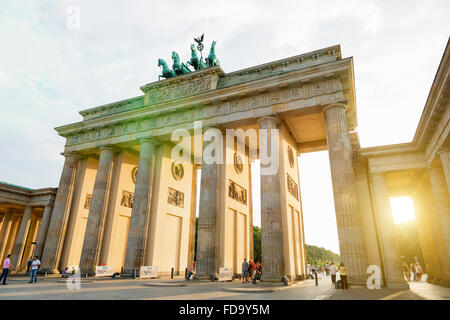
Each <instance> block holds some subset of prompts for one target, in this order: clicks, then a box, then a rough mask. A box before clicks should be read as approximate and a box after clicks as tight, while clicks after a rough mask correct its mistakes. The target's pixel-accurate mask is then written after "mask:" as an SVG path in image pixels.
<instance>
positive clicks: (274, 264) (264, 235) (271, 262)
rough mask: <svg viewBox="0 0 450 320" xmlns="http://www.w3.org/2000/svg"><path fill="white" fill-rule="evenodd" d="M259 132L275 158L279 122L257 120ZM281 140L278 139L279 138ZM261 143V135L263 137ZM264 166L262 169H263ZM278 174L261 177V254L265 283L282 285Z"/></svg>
mask: <svg viewBox="0 0 450 320" xmlns="http://www.w3.org/2000/svg"><path fill="white" fill-rule="evenodd" d="M258 125H259V128H260V130H261V129H263V130H264V129H265V130H267V141H260V142H259V143H260V145H262V144H263V143H267V150H270V152H271V154H273V152H274V150H275V149H278V148H279V145H280V142H279V141H272V135H271V131H272V130H278V119H277V118H275V117H264V118H261V119H259V120H258ZM278 136H279V135H278ZM260 139H261V135H260ZM261 166H262V165H261ZM280 193H281V185H280V177H279V170H278V171H277V172H276V173H275V174H273V175H263V174H261V253H262V265H263V266H264V269H263V275H262V278H261V280H263V281H277V282H279V281H281V278H282V277H283V276H284V275H285V272H284V259H283V229H282V228H283V224H282V218H281V214H282V211H281V210H282V209H281V194H280Z"/></svg>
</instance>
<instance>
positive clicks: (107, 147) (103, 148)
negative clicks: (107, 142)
mask: <svg viewBox="0 0 450 320" xmlns="http://www.w3.org/2000/svg"><path fill="white" fill-rule="evenodd" d="M98 150H100V151H103V150H111V151H112V152H117V149H116V148H114V147H112V146H102V147H100V148H98Z"/></svg>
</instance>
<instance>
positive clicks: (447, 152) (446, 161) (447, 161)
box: [439, 147, 450, 194]
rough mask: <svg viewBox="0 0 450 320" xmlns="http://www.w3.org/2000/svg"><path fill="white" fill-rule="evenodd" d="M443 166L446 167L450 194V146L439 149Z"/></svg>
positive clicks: (445, 171)
mask: <svg viewBox="0 0 450 320" xmlns="http://www.w3.org/2000/svg"><path fill="white" fill-rule="evenodd" d="M439 157H440V158H441V163H442V168H443V169H444V176H445V181H446V182H447V191H448V192H449V194H450V147H446V148H443V149H441V150H440V151H439Z"/></svg>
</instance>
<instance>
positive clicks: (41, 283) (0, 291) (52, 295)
mask: <svg viewBox="0 0 450 320" xmlns="http://www.w3.org/2000/svg"><path fill="white" fill-rule="evenodd" d="M8 282H9V284H8V285H7V286H0V300H22V299H24V300H28V299H38V300H79V299H88V300H96V299H106V300H115V299H126V300H150V299H158V300H161V299H162V300H203V299H215V300H223V299H226V300H266V299H272V300H327V299H331V300H353V299H357V300H359V299H370V300H374V299H384V300H390V299H392V300H421V299H450V289H448V288H443V287H439V286H435V285H431V284H428V283H424V282H423V283H413V284H412V285H411V289H410V290H395V289H381V290H369V289H367V288H352V289H350V290H336V289H334V287H332V285H331V281H330V278H329V277H323V278H322V279H320V280H319V285H318V286H315V285H314V281H313V280H307V281H304V282H302V283H300V284H299V285H298V286H297V287H294V288H286V287H277V288H276V289H284V290H277V291H274V292H267V290H266V291H265V292H254V290H255V288H264V289H267V288H269V287H271V286H270V285H267V284H263V285H262V284H261V285H257V286H254V285H251V284H242V283H240V282H232V283H230V282H227V283H218V282H214V283H211V282H198V281H182V280H132V279H116V280H112V279H98V280H93V281H89V282H84V280H83V281H82V282H81V283H80V289H68V288H67V285H66V283H65V282H64V281H61V279H56V278H40V279H38V282H37V283H33V284H29V283H28V278H24V277H11V278H9V279H8ZM149 284H153V285H152V286H149ZM155 284H158V286H154V285H155ZM230 288H240V289H242V290H244V291H245V289H246V288H248V289H252V290H253V291H250V290H249V291H248V292H242V290H241V292H229V291H225V290H224V289H230ZM272 288H275V287H273V285H272Z"/></svg>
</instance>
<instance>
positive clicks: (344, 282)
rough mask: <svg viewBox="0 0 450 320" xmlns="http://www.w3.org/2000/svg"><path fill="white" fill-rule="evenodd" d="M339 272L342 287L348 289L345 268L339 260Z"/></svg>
mask: <svg viewBox="0 0 450 320" xmlns="http://www.w3.org/2000/svg"><path fill="white" fill-rule="evenodd" d="M339 273H340V275H341V281H342V289H348V283H347V268H346V267H345V265H344V263H343V262H341V264H340V265H339Z"/></svg>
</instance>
